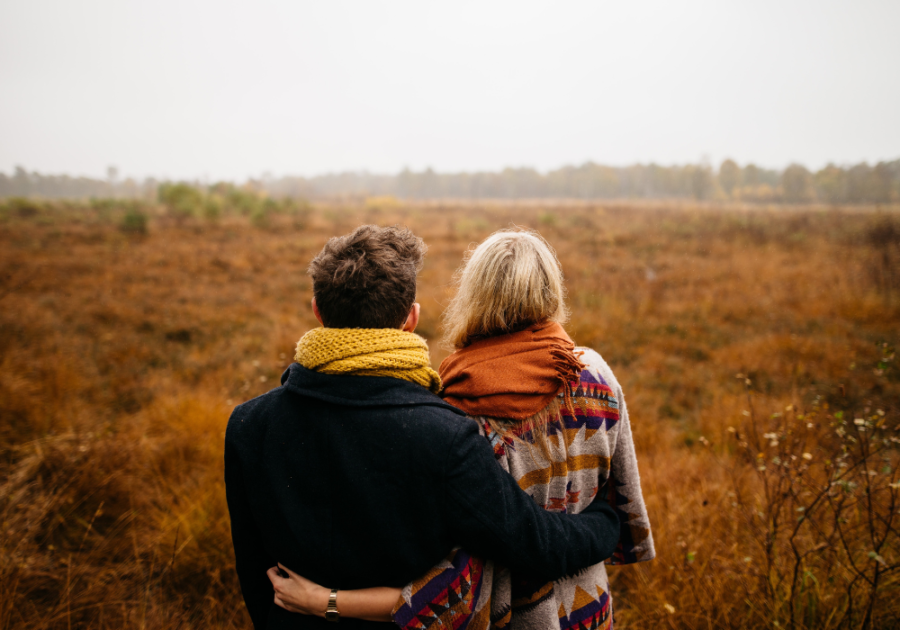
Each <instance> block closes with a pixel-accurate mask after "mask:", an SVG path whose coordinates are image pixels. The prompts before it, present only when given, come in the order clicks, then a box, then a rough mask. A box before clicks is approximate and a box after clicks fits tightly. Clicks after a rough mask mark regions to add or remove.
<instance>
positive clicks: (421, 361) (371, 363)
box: [294, 328, 441, 394]
mask: <svg viewBox="0 0 900 630" xmlns="http://www.w3.org/2000/svg"><path fill="white" fill-rule="evenodd" d="M294 361H296V362H297V363H299V364H300V365H302V366H303V367H305V368H307V369H309V370H314V371H316V372H322V373H323V374H352V375H356V376H388V377H390V378H399V379H402V380H404V381H411V382H413V383H417V384H419V385H421V386H422V387H426V388H428V389H429V390H431V391H432V392H433V393H435V394H438V393H440V391H441V377H440V376H438V373H437V372H435V371H434V370H433V369H432V368H431V359H430V357H429V354H428V344H427V343H426V342H425V340H424V339H423V338H422V337H420V336H419V335H416V334H414V333H411V332H405V331H403V330H397V329H394V328H315V329H313V330H310V331H309V332H308V333H306V334H305V335H303V337H301V338H300V341H298V342H297V353H296V355H295V356H294Z"/></svg>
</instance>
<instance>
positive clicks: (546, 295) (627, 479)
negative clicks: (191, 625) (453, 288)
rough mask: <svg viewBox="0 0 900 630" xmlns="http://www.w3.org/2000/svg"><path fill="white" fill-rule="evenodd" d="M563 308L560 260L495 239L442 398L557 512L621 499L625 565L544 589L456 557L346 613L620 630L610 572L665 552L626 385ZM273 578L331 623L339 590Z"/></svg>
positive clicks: (481, 250) (450, 327)
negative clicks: (655, 531)
mask: <svg viewBox="0 0 900 630" xmlns="http://www.w3.org/2000/svg"><path fill="white" fill-rule="evenodd" d="M564 298H565V288H564V285H563V278H562V270H561V267H560V264H559V261H558V260H557V258H556V255H555V253H554V252H553V249H552V248H551V247H550V245H549V244H548V243H547V242H546V241H545V240H544V239H543V238H541V237H540V236H539V235H538V234H537V233H535V232H531V231H526V230H503V231H500V232H497V233H495V234H493V235H491V236H490V237H488V238H487V239H486V240H485V241H484V242H483V243H481V244H480V245H479V246H478V247H477V248H476V249H475V250H474V251H473V252H471V255H470V256H469V257H468V259H467V260H466V261H465V263H464V264H463V266H462V269H461V271H460V274H459V289H458V291H457V294H456V296H455V298H454V299H453V301H452V302H451V304H450V306H449V307H448V309H447V311H446V312H445V314H444V330H445V335H446V340H447V341H448V342H449V343H450V344H451V345H452V346H453V347H454V348H455V349H456V351H455V352H454V353H453V354H451V355H450V356H449V357H447V359H446V360H445V361H444V362H443V363H442V364H441V368H440V376H441V378H442V380H443V383H444V391H443V393H442V396H443V397H444V399H445V401H446V402H449V403H451V404H452V405H455V406H457V407H459V408H460V409H462V410H463V411H465V412H466V413H467V414H468V415H469V416H470V417H472V418H473V419H474V420H475V421H476V422H477V423H478V425H479V430H480V432H481V434H482V435H484V437H485V438H486V439H487V440H489V441H490V443H491V445H492V446H493V449H494V455H495V457H496V459H497V463H498V465H500V466H501V467H502V468H503V469H504V470H506V471H507V472H508V473H510V474H511V475H512V476H513V477H514V478H515V480H516V481H517V482H518V484H519V486H520V487H521V488H522V489H524V490H525V491H526V492H528V493H529V494H530V495H531V496H532V497H533V498H534V500H535V502H537V503H538V504H539V505H541V506H542V507H543V508H544V509H546V510H551V511H559V512H567V513H578V512H581V511H582V510H583V509H584V508H585V507H586V506H587V505H588V504H589V503H590V502H591V501H593V500H594V499H595V498H596V500H602V501H608V502H609V504H610V505H611V506H612V507H613V508H614V509H615V510H616V512H617V514H618V516H619V520H620V535H619V543H618V546H617V548H616V551H615V553H614V554H613V556H612V557H611V558H610V559H609V560H607V561H606V563H600V564H597V565H594V566H592V567H590V568H588V569H586V570H584V571H582V572H580V573H579V574H577V575H575V576H570V577H566V578H563V579H561V580H557V581H556V582H551V583H541V582H535V581H532V580H529V578H528V576H524V575H517V574H514V573H511V572H510V571H508V570H506V569H504V568H503V567H500V566H495V565H494V563H493V562H490V561H483V560H481V559H480V558H478V557H474V556H472V555H471V554H469V553H467V552H466V550H465V549H456V550H454V551H453V552H452V553H451V554H450V555H449V556H448V557H447V558H445V559H444V560H443V561H442V562H440V563H438V564H437V565H436V566H435V567H434V568H433V569H432V570H431V571H430V572H428V573H427V574H426V575H424V576H422V577H420V578H419V579H417V580H415V581H413V582H411V583H409V584H407V585H406V586H405V587H404V588H402V589H399V588H387V587H380V588H373V589H363V590H360V591H339V592H338V608H341V607H342V606H344V607H345V608H346V609H347V610H353V611H354V612H353V615H355V616H360V617H365V618H369V619H376V618H377V619H387V618H393V620H394V622H395V623H396V624H397V625H399V626H400V627H402V628H425V627H431V628H444V627H446V628H460V627H467V628H470V629H478V630H480V629H487V628H526V629H534V630H545V629H547V628H556V627H558V628H561V629H562V630H565V629H568V628H609V627H611V626H612V599H611V595H610V591H609V582H608V579H607V574H606V567H605V564H628V563H633V562H642V561H646V560H650V559H652V558H653V557H654V555H655V551H654V547H653V538H652V536H651V534H650V522H649V520H648V517H647V512H646V508H645V506H644V500H643V497H642V495H641V488H640V478H639V476H638V468H637V459H636V456H635V451H634V443H633V441H632V435H631V426H630V422H629V418H628V411H627V408H626V406H625V399H624V396H623V394H622V388H621V387H620V386H619V383H618V381H617V380H616V377H615V375H613V373H612V370H611V369H610V368H609V366H608V365H607V364H606V362H605V361H604V360H603V358H602V357H601V356H600V355H599V354H598V353H597V352H595V351H594V350H591V349H589V348H580V347H576V346H575V345H574V343H572V341H571V340H570V338H569V336H568V335H567V334H566V332H565V330H564V329H563V327H562V324H564V323H565V321H566V319H567V311H566V306H565V301H564ZM598 495H599V496H598ZM415 515H416V509H415V506H414V505H410V510H409V517H410V518H415ZM269 577H270V579H271V580H272V584H273V586H274V589H275V602H276V603H277V604H278V605H279V606H281V607H283V608H286V609H287V610H291V611H294V612H301V613H305V614H315V615H319V616H323V615H324V611H325V603H326V602H327V597H328V594H329V593H330V590H329V589H328V588H327V587H325V586H319V585H317V584H314V583H312V582H310V581H309V580H306V579H304V578H303V577H301V576H299V575H297V574H295V573H292V572H290V571H285V570H284V568H282V570H279V569H276V568H273V569H272V570H270V571H269ZM345 616H346V615H345Z"/></svg>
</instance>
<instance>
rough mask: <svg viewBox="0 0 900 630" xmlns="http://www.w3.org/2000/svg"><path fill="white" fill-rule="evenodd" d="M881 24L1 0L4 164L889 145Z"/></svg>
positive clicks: (533, 7)
mask: <svg viewBox="0 0 900 630" xmlns="http://www.w3.org/2000/svg"><path fill="white" fill-rule="evenodd" d="M898 33H900V1H898V0H881V1H871V0H855V1H847V2H832V1H828V0H816V1H803V2H799V1H797V2H792V1H790V0H779V1H768V0H753V1H747V2H740V3H739V2H722V1H721V0H719V1H710V2H699V1H694V0H690V1H687V0H680V1H678V2H672V1H671V0H662V1H654V2H637V1H634V0H631V1H629V2H615V3H614V2H606V1H601V0H594V1H590V2H575V1H567V2H549V1H548V2H525V1H522V0H518V1H515V2H499V1H498V2H493V1H491V0H478V1H477V2H467V1H463V0H453V1H452V2H431V1H427V0H416V1H399V0H398V1H388V0H365V1H358V2H348V1H338V0H318V1H316V2H302V1H299V0H283V1H274V0H271V1H260V0H255V1H254V2H229V1H226V0H214V1H212V0H211V1H198V0H177V1H170V0H153V1H152V2H150V1H145V2H134V1H127V0H93V1H83V0H0V90H2V92H0V170H3V171H6V172H9V171H11V170H12V168H13V166H15V165H17V164H21V165H23V166H25V167H26V168H28V169H29V170H39V171H41V172H51V173H70V174H84V175H91V176H102V175H104V174H105V172H106V167H107V166H108V165H116V166H118V167H119V169H120V171H121V172H122V174H123V175H133V176H138V177H144V176H148V175H152V176H156V177H171V178H195V177H199V178H209V179H210V180H213V179H219V178H227V179H243V178H245V177H247V176H259V175H260V174H262V173H264V172H270V173H272V174H274V175H276V176H277V175H283V174H302V175H312V174H319V173H324V172H330V171H343V170H362V169H367V170H371V171H375V172H385V173H390V172H396V171H398V170H400V169H402V168H404V167H409V168H412V169H416V170H418V169H422V168H425V167H428V166H430V167H432V168H434V169H436V170H440V171H458V170H488V169H490V170H493V169H500V168H503V167H505V166H531V167H535V168H538V169H541V170H546V169H552V168H556V167H559V166H561V165H564V164H577V163H582V162H584V161H586V160H593V161H595V162H599V163H602V164H610V165H626V164H631V163H635V162H650V161H655V162H658V163H662V164H672V163H685V162H697V161H699V160H701V159H704V158H705V159H708V160H710V161H711V162H712V163H713V164H717V163H718V162H719V161H721V160H722V159H723V158H725V157H733V158H734V159H736V160H737V161H738V162H740V163H741V164H744V163H747V162H755V163H757V164H761V165H764V166H769V167H783V166H785V165H786V164H788V163H790V162H793V161H799V162H801V163H804V164H806V165H808V166H809V167H812V168H818V167H820V166H822V165H824V164H825V163H826V162H828V161H836V162H838V163H849V162H857V161H862V160H868V161H869V162H875V161H878V160H881V159H895V158H898V157H900V35H898Z"/></svg>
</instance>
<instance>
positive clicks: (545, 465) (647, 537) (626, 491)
mask: <svg viewBox="0 0 900 630" xmlns="http://www.w3.org/2000/svg"><path fill="white" fill-rule="evenodd" d="M578 350H579V351H582V350H583V351H584V354H583V355H582V357H581V360H582V361H583V362H584V363H586V364H587V367H586V368H585V369H584V370H583V371H582V372H581V374H580V376H579V379H578V382H577V383H573V384H572V392H573V402H574V405H573V406H574V411H575V413H574V415H573V414H572V413H571V411H570V410H568V409H566V406H565V405H560V412H559V415H557V416H556V417H551V418H550V419H549V421H548V422H549V424H548V426H547V427H546V429H547V433H548V435H549V436H550V443H551V449H550V451H551V452H550V459H549V460H548V459H547V458H545V457H544V455H542V453H541V450H540V449H539V448H537V446H536V445H534V437H533V435H532V434H531V431H530V430H527V431H523V430H520V431H516V430H513V431H511V432H508V433H506V434H504V435H500V434H498V433H496V432H494V431H493V430H492V429H491V427H490V424H489V423H488V422H487V421H486V420H485V419H484V418H476V420H477V421H478V422H479V425H480V431H481V433H482V435H484V436H485V438H487V439H488V440H489V441H490V443H491V446H492V447H493V450H494V456H495V457H496V458H497V463H498V464H499V465H500V466H501V467H503V469H504V470H506V471H507V472H509V473H510V474H512V476H513V477H514V478H515V479H516V481H517V482H518V484H519V486H520V487H521V488H522V489H524V490H525V491H526V492H528V493H529V494H530V495H531V496H532V497H533V498H534V500H535V501H536V502H537V503H538V504H539V505H541V506H542V507H543V508H544V509H547V510H551V511H558V512H567V513H578V512H580V511H581V510H583V509H584V508H585V507H586V506H587V505H588V504H589V503H590V502H591V501H592V500H593V499H594V497H596V496H597V495H598V494H600V496H599V498H598V499H599V500H605V501H608V502H609V503H610V505H612V506H613V507H614V508H615V510H616V512H617V514H618V516H619V521H620V532H619V544H618V546H617V547H616V550H615V552H614V554H613V556H612V558H610V559H609V560H607V561H606V562H607V563H609V564H629V563H634V562H643V561H646V560H650V559H652V558H653V557H654V556H655V550H654V546H653V537H652V535H651V533H650V522H649V519H648V516H647V510H646V507H645V505H644V499H643V496H642V494H641V487H640V477H639V475H638V468H637V459H636V456H635V452H634V443H633V441H632V436H631V425H630V423H629V418H628V411H627V408H626V406H625V399H624V396H623V394H622V389H621V387H619V384H618V382H617V381H616V379H615V376H614V375H613V373H612V370H610V368H609V366H608V365H607V364H606V362H605V361H604V360H603V358H602V357H601V356H600V355H599V354H597V353H596V352H594V351H593V350H590V349H587V348H578ZM473 576H478V579H477V580H476V579H475V578H474V577H473ZM394 620H395V621H396V622H397V624H398V625H400V627H402V628H417V629H424V628H430V629H434V630H437V629H438V628H442V629H443V628H454V629H456V628H469V629H471V630H487V629H488V628H508V629H510V630H547V629H548V628H560V630H569V629H572V630H576V629H577V630H586V629H593V630H606V629H607V628H611V627H612V597H611V594H610V592H609V581H608V578H607V574H606V566H605V563H600V564H597V565H594V566H592V567H588V568H587V569H585V570H583V571H581V572H579V573H578V574H577V575H574V576H569V577H566V578H563V579H561V580H557V581H556V582H552V583H530V582H529V581H528V580H523V579H519V578H518V577H517V576H515V575H513V574H511V573H510V571H508V570H507V569H504V568H503V567H500V566H495V564H494V563H493V562H492V561H484V560H482V559H480V558H477V557H473V556H471V555H469V554H468V553H466V552H465V550H462V549H455V550H454V551H453V552H451V554H450V555H449V556H448V557H447V558H446V559H445V560H444V561H443V562H442V563H441V564H439V565H437V566H436V567H434V568H433V569H432V570H431V571H430V572H429V573H428V574H427V575H425V576H423V577H422V578H420V579H419V580H417V581H415V582H413V583H411V584H408V585H407V586H406V588H404V589H403V594H402V596H401V600H400V602H398V605H397V607H396V608H395V614H394Z"/></svg>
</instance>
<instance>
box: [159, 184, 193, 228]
mask: <svg viewBox="0 0 900 630" xmlns="http://www.w3.org/2000/svg"><path fill="white" fill-rule="evenodd" d="M158 195H159V201H160V202H161V203H163V204H165V206H166V209H167V211H168V213H169V215H170V216H172V217H174V218H175V219H176V220H178V221H184V220H185V219H189V218H191V217H194V216H196V215H197V213H198V211H199V210H200V208H201V207H202V206H203V193H201V192H200V191H199V190H197V189H196V188H194V187H193V186H190V185H189V184H162V185H161V186H160V187H159V191H158Z"/></svg>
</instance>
